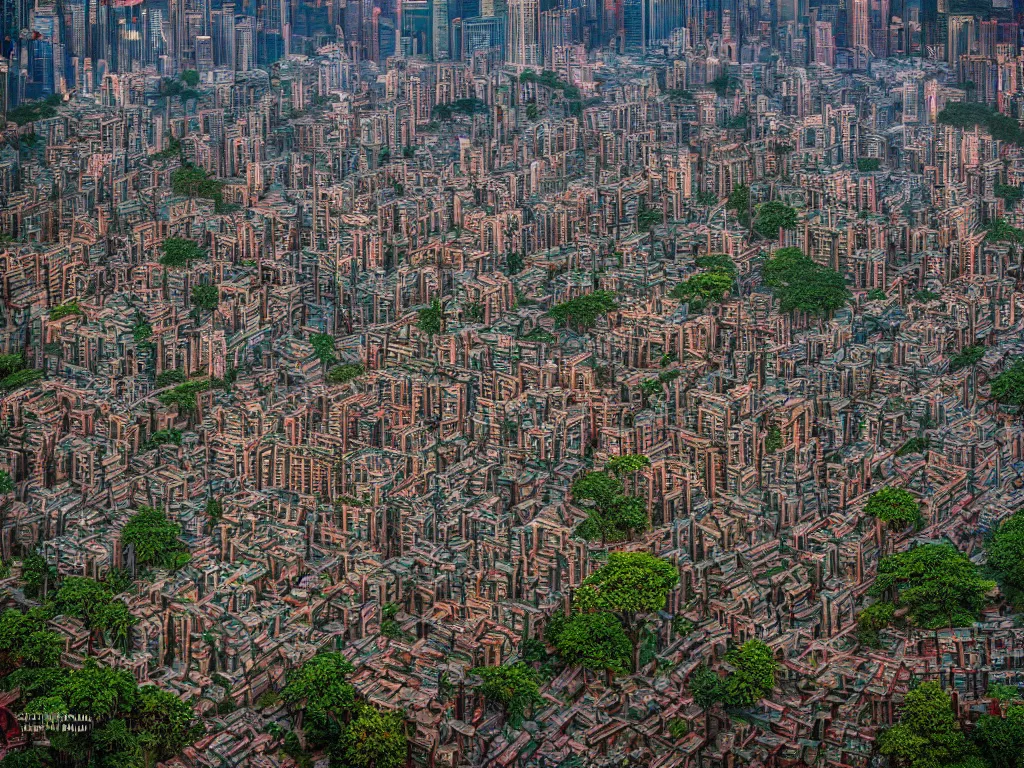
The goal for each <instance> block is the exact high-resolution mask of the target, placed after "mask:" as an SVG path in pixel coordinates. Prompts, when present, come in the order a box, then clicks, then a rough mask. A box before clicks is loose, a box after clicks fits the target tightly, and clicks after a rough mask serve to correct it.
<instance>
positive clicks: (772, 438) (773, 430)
mask: <svg viewBox="0 0 1024 768" xmlns="http://www.w3.org/2000/svg"><path fill="white" fill-rule="evenodd" d="M780 448H782V430H781V429H779V426H778V425H777V424H771V425H769V427H768V434H766V435H765V436H764V452H765V453H775V452H776V451H777V450H779V449H780Z"/></svg>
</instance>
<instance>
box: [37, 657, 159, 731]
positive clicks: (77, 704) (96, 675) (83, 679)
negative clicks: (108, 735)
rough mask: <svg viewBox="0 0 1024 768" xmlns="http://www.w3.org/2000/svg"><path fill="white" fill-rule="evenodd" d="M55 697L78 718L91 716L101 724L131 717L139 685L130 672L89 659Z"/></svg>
mask: <svg viewBox="0 0 1024 768" xmlns="http://www.w3.org/2000/svg"><path fill="white" fill-rule="evenodd" d="M55 695H56V696H57V697H58V698H60V699H61V700H62V701H63V702H64V704H65V705H66V706H67V711H68V712H70V713H71V714H75V715H88V716H90V717H92V719H93V721H94V722H95V723H97V724H102V723H105V722H107V721H108V720H111V719H113V718H115V717H118V716H119V715H129V714H130V713H131V711H132V709H133V708H134V707H135V704H136V702H137V701H138V696H139V686H138V684H137V683H136V682H135V678H134V677H133V676H132V674H131V672H128V671H127V670H123V669H114V668H113V667H101V666H100V665H99V664H97V663H96V662H95V661H94V660H92V659H87V660H86V662H85V665H84V666H83V667H82V668H81V669H72V670H71V671H70V672H68V674H67V676H66V677H65V679H64V682H63V684H62V685H61V686H60V687H59V688H57V690H56V691H55Z"/></svg>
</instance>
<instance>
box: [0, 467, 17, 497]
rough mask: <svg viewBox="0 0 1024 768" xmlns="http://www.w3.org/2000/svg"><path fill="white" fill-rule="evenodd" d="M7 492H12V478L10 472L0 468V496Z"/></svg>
mask: <svg viewBox="0 0 1024 768" xmlns="http://www.w3.org/2000/svg"><path fill="white" fill-rule="evenodd" d="M9 493H14V478H12V477H11V473H10V472H8V471H6V470H3V469H0V496H6V495H7V494H9Z"/></svg>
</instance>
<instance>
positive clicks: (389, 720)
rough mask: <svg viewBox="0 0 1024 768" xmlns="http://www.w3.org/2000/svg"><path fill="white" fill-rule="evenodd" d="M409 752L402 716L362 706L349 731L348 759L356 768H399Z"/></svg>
mask: <svg viewBox="0 0 1024 768" xmlns="http://www.w3.org/2000/svg"><path fill="white" fill-rule="evenodd" d="M407 751H408V746H407V744H406V737H405V721H404V719H403V718H402V715H401V714H400V713H398V712H380V711H379V710H377V709H374V708H373V707H370V706H366V705H363V706H360V707H359V708H358V709H357V714H356V717H355V718H354V719H353V720H352V722H351V723H349V725H348V728H347V729H346V730H345V739H344V757H345V759H346V760H347V763H346V764H347V765H349V766H352V768H399V767H400V766H402V765H404V764H405V758H406V753H407Z"/></svg>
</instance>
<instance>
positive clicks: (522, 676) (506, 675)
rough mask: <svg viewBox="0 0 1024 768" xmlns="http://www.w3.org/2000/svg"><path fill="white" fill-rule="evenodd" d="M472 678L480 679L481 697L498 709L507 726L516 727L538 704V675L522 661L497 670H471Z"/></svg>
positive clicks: (493, 668)
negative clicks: (499, 708) (507, 721)
mask: <svg viewBox="0 0 1024 768" xmlns="http://www.w3.org/2000/svg"><path fill="white" fill-rule="evenodd" d="M469 672H470V674H471V675H477V676H479V677H480V679H481V682H480V684H479V685H478V686H477V690H478V691H479V692H480V695H481V696H483V697H484V698H485V699H487V700H488V701H491V702H493V703H495V704H497V705H498V706H500V707H501V708H502V709H503V710H504V712H505V715H506V716H507V717H508V720H509V725H511V726H512V727H513V728H518V727H519V725H520V724H521V723H522V721H523V717H525V716H526V714H527V712H528V711H529V710H530V708H532V707H534V706H536V705H537V704H539V703H540V702H541V698H540V689H539V688H538V686H537V676H536V674H535V673H534V671H533V669H531V668H530V667H528V666H527V665H526V664H523V663H522V662H517V663H515V664H507V665H505V666H500V667H474V668H473V669H471V670H470V671H469Z"/></svg>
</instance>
